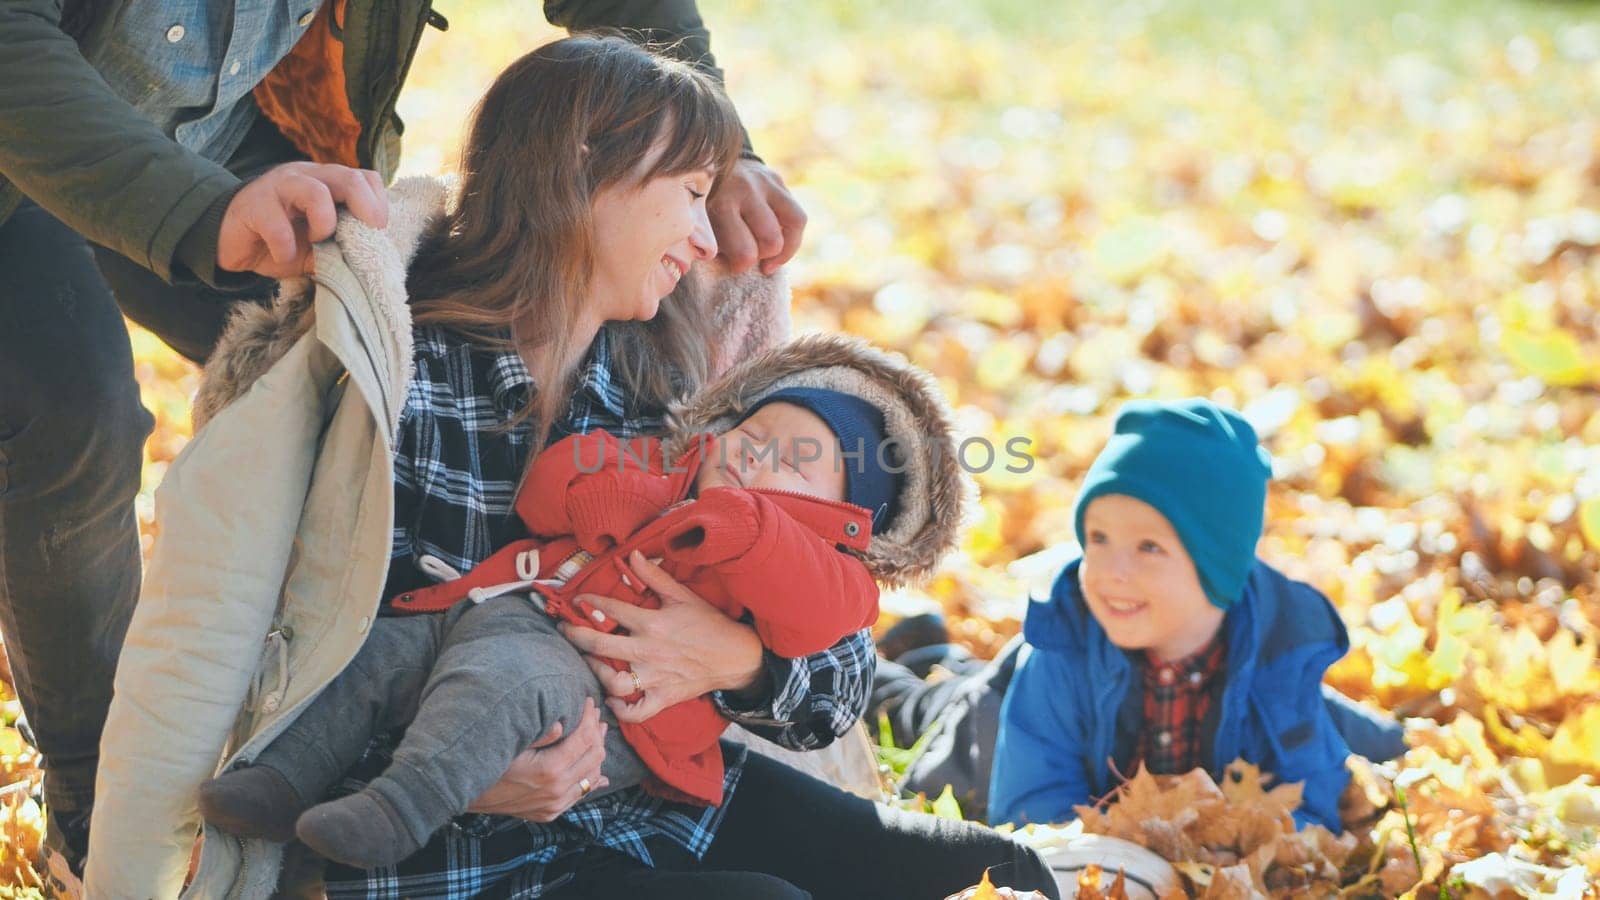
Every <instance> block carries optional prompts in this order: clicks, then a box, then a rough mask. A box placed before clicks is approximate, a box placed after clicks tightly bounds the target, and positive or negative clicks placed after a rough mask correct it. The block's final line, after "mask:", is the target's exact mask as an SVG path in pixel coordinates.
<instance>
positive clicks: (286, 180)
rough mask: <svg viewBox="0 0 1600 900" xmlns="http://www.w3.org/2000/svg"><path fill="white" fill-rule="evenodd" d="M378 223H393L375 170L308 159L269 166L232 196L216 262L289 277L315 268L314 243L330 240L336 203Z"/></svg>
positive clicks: (377, 225) (374, 224)
mask: <svg viewBox="0 0 1600 900" xmlns="http://www.w3.org/2000/svg"><path fill="white" fill-rule="evenodd" d="M340 206H344V207H346V208H347V209H349V210H350V212H352V213H354V214H355V216H356V218H358V219H360V220H361V221H363V222H365V223H367V224H368V225H371V226H372V227H374V228H382V227H384V226H385V225H387V224H388V223H389V195H388V194H387V193H385V192H384V189H383V179H382V178H380V177H379V176H378V173H377V172H373V171H370V170H367V169H352V168H350V167H348V166H333V165H321V164H318V163H310V162H292V163H284V164H283V165H281V166H275V167H273V168H271V169H268V170H267V171H266V172H265V173H263V174H262V175H261V177H259V178H257V179H255V180H254V181H252V182H250V183H249V184H246V185H245V186H244V187H243V188H242V189H240V191H239V193H237V194H234V195H233V200H232V201H230V202H229V203H228V209H227V211H226V212H224V213H223V215H222V231H221V232H220V233H219V234H218V236H217V266H218V267H219V268H222V269H226V270H227V271H230V272H255V273H257V274H259V275H265V276H267V277H268V278H287V277H290V276H292V275H303V274H305V273H307V272H309V271H310V270H311V261H312V258H313V257H312V254H311V245H312V244H315V243H316V242H318V241H321V240H326V239H327V238H328V237H330V236H331V235H332V234H333V227H334V225H335V224H337V223H338V218H339V211H338V207H340Z"/></svg>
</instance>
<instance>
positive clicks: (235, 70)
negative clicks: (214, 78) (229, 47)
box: [228, 60, 239, 75]
mask: <svg viewBox="0 0 1600 900" xmlns="http://www.w3.org/2000/svg"><path fill="white" fill-rule="evenodd" d="M228 74H229V75H237V74H239V62H238V61H237V60H235V61H234V63H233V65H231V66H229V67H228Z"/></svg>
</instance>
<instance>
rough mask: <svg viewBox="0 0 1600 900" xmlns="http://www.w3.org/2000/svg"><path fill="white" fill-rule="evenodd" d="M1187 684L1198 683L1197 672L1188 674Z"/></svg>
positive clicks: (1198, 674)
mask: <svg viewBox="0 0 1600 900" xmlns="http://www.w3.org/2000/svg"><path fill="white" fill-rule="evenodd" d="M1189 683H1190V684H1199V683H1200V673H1199V672H1190V673H1189Z"/></svg>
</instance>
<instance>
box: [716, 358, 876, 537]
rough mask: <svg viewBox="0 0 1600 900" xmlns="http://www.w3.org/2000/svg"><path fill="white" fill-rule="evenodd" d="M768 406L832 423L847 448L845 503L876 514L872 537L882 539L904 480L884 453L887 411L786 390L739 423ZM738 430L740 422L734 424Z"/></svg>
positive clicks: (846, 398) (825, 393) (831, 395)
mask: <svg viewBox="0 0 1600 900" xmlns="http://www.w3.org/2000/svg"><path fill="white" fill-rule="evenodd" d="M768 403H793V404H794V405H795V406H800V407H804V408H805V409H808V410H810V411H811V412H813V413H816V415H817V418H819V419H821V420H822V421H824V422H826V423H828V427H829V428H830V429H832V430H833V434H834V436H835V437H837V438H838V439H839V445H840V446H841V447H843V448H844V452H845V454H846V455H845V456H844V457H843V459H842V460H841V462H842V464H843V466H844V493H845V499H846V500H847V501H849V502H850V503H852V504H854V505H856V506H860V507H862V508H864V509H866V510H867V511H869V512H871V513H872V533H873V534H877V533H878V532H880V531H882V530H883V529H884V528H885V527H887V526H888V524H889V522H891V521H892V520H893V519H894V511H895V506H896V504H897V503H898V501H899V498H900V478H899V475H898V473H897V472H894V471H890V469H889V468H888V467H887V466H888V465H889V464H891V463H890V461H889V460H888V459H885V453H884V450H883V449H882V448H883V443H884V434H885V431H884V425H883V411H882V410H880V409H878V408H877V407H876V406H873V405H872V404H871V403H868V402H867V401H865V400H863V399H861V398H860V397H852V396H851V395H849V394H846V393H842V392H840V391H832V390H828V389H826V388H809V387H791V388H782V389H779V390H776V391H773V392H772V393H770V394H768V395H766V396H765V397H762V398H761V399H760V400H758V401H756V403H755V405H754V406H751V407H750V408H749V409H747V410H745V413H744V415H742V416H740V417H739V422H743V421H744V420H745V419H748V418H750V417H751V416H753V415H755V413H756V410H758V409H760V408H761V407H763V406H766V405H767V404H768ZM734 424H735V425H737V424H738V422H735V423H734Z"/></svg>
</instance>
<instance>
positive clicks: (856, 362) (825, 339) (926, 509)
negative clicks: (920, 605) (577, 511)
mask: <svg viewBox="0 0 1600 900" xmlns="http://www.w3.org/2000/svg"><path fill="white" fill-rule="evenodd" d="M785 387H817V388H830V389H833V390H838V391H842V392H844V393H847V394H851V395H853V396H856V397H860V398H861V399H863V400H866V401H867V402H869V403H871V404H873V405H874V406H877V407H878V408H879V409H880V410H882V411H883V414H884V426H885V429H886V430H887V432H888V438H889V440H891V441H893V442H894V443H895V444H896V445H897V446H899V447H900V448H903V449H904V450H906V451H908V452H907V454H906V459H905V471H904V476H905V477H904V478H903V479H902V486H901V496H900V502H899V508H898V511H897V513H896V515H895V517H894V519H893V521H891V522H890V523H889V526H888V528H886V529H885V530H884V531H882V532H881V533H879V534H876V535H873V537H872V542H871V544H870V545H869V546H868V547H867V550H866V551H865V552H864V553H862V554H860V556H861V558H862V561H863V562H865V563H866V564H867V568H868V569H869V570H871V572H872V575H873V577H874V578H876V579H877V580H878V581H879V582H881V583H883V584H885V585H887V586H890V587H896V586H899V585H902V584H905V583H907V582H910V581H915V580H919V579H922V578H925V577H927V576H928V575H930V574H932V572H933V570H934V569H935V568H936V567H937V566H938V564H939V561H940V560H941V559H942V558H943V557H944V555H945V554H946V553H948V552H949V551H951V550H953V549H955V548H956V546H957V544H958V543H959V537H960V533H961V529H962V527H963V526H964V525H965V524H966V519H967V517H968V516H969V515H970V512H971V510H972V508H973V505H974V501H975V498H976V488H975V487H974V486H973V484H972V480H971V479H970V478H969V477H967V475H966V473H965V471H964V470H963V469H962V468H961V463H960V459H959V456H958V454H957V452H956V451H957V440H956V431H955V426H954V423H953V417H952V415H951V412H950V407H949V405H948V403H947V402H946V401H945V399H944V395H943V394H942V393H941V392H940V391H939V387H938V385H937V384H936V383H935V382H934V379H933V376H931V375H929V374H928V373H927V372H925V371H923V370H922V369H919V368H917V367H916V366H914V365H912V364H911V363H910V362H907V361H906V359H905V357H903V356H901V355H899V354H890V353H886V352H884V351H882V350H879V349H878V348H876V347H873V346H872V345H871V344H868V343H867V342H866V341H863V340H861V339H859V338H855V337H849V336H846V335H841V334H813V335H806V336H804V337H801V338H797V339H795V340H793V341H791V342H789V343H787V344H784V345H782V346H780V347H775V348H773V349H771V350H768V351H766V352H765V353H762V354H760V355H759V356H755V357H752V358H750V359H748V360H746V361H745V362H744V363H742V364H740V365H737V366H735V367H734V368H732V369H731V370H729V371H728V372H727V373H725V374H724V375H722V376H721V377H720V378H718V379H717V380H716V381H714V382H713V383H712V384H710V385H708V386H707V387H706V388H704V389H702V390H701V391H700V392H698V393H697V394H695V395H694V396H693V397H690V398H687V399H686V400H685V401H682V402H681V403H679V404H677V405H675V406H674V407H673V410H672V412H671V414H670V415H669V417H668V428H669V431H670V436H669V438H668V442H667V458H668V459H675V458H677V456H678V455H679V454H681V453H682V452H683V450H685V449H687V447H688V443H689V441H691V440H692V439H693V437H694V435H696V434H699V433H702V432H706V431H711V432H716V433H721V432H723V431H726V430H727V429H728V428H730V427H732V425H733V423H734V422H735V421H736V420H737V419H738V418H739V416H740V415H741V414H742V413H743V412H744V411H745V410H747V409H749V408H750V407H751V406H752V405H754V404H755V403H756V401H758V400H760V399H761V398H762V397H765V396H766V395H768V394H770V393H772V392H773V391H776V390H779V389H781V388H785Z"/></svg>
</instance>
